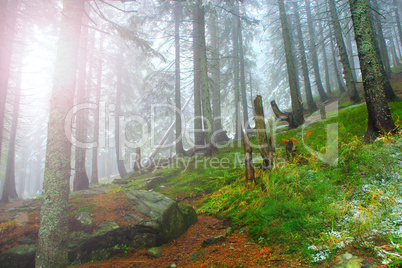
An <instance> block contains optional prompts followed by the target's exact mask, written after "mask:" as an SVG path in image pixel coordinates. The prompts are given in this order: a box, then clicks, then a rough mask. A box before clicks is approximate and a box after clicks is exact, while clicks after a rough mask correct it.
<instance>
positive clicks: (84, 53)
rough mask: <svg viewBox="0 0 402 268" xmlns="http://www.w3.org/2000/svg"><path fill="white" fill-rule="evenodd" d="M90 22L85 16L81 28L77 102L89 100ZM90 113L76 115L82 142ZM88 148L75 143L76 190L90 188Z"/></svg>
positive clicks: (83, 111)
mask: <svg viewBox="0 0 402 268" xmlns="http://www.w3.org/2000/svg"><path fill="white" fill-rule="evenodd" d="M85 12H86V13H88V16H89V12H90V9H89V6H88V4H86V5H85ZM88 22H89V19H88V18H87V17H86V16H84V17H83V22H82V23H83V26H84V27H82V29H81V40H80V42H81V49H80V52H79V55H80V56H79V57H80V59H81V60H80V62H79V63H78V68H79V71H78V83H77V88H76V94H77V104H83V103H85V102H87V98H86V97H87V96H86V95H87V92H88V89H87V88H86V87H87V85H86V83H85V82H86V79H87V65H88V47H89V46H88ZM87 121H88V113H87V111H86V110H85V109H83V110H81V111H79V112H78V113H77V115H76V136H77V140H78V141H80V142H85V141H86V139H87V127H86V124H87ZM85 156H86V148H82V147H80V146H76V145H75V164H74V170H75V174H74V191H79V190H84V189H88V188H89V178H88V175H87V172H86V169H85V160H86V157H85Z"/></svg>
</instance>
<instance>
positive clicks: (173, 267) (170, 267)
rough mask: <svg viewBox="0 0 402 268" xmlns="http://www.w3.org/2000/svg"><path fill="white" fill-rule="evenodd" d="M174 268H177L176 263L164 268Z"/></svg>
mask: <svg viewBox="0 0 402 268" xmlns="http://www.w3.org/2000/svg"><path fill="white" fill-rule="evenodd" d="M176 267H177V265H176V263H172V264H171V265H169V266H168V267H166V268H176Z"/></svg>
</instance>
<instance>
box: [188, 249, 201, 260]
mask: <svg viewBox="0 0 402 268" xmlns="http://www.w3.org/2000/svg"><path fill="white" fill-rule="evenodd" d="M201 256H202V253H201V252H199V251H196V252H194V253H193V254H191V255H190V257H188V262H192V261H194V260H196V259H198V258H199V257H201Z"/></svg>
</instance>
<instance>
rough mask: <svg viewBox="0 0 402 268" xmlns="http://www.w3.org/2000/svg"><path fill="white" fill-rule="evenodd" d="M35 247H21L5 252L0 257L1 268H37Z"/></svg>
mask: <svg viewBox="0 0 402 268" xmlns="http://www.w3.org/2000/svg"><path fill="white" fill-rule="evenodd" d="M35 253H36V246H35V245H21V246H18V247H16V248H12V249H9V250H7V251H6V252H3V253H2V254H1V255H0V267H1V268H3V267H4V268H25V267H26V268H31V267H35Z"/></svg>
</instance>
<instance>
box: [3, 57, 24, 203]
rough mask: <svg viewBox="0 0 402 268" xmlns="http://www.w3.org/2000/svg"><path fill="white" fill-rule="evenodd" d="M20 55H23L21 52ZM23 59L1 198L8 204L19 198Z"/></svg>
mask: <svg viewBox="0 0 402 268" xmlns="http://www.w3.org/2000/svg"><path fill="white" fill-rule="evenodd" d="M19 53H22V52H21V51H19ZM22 64H23V63H22V58H21V59H20V62H19V63H18V74H17V83H16V86H15V91H14V104H13V118H12V123H11V132H10V140H9V143H8V153H7V164H6V175H5V178H4V186H3V193H2V196H1V202H2V203H8V202H9V197H11V198H17V197H18V194H17V190H16V185H15V142H16V138H17V128H18V119H19V110H20V99H21V75H22Z"/></svg>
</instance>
